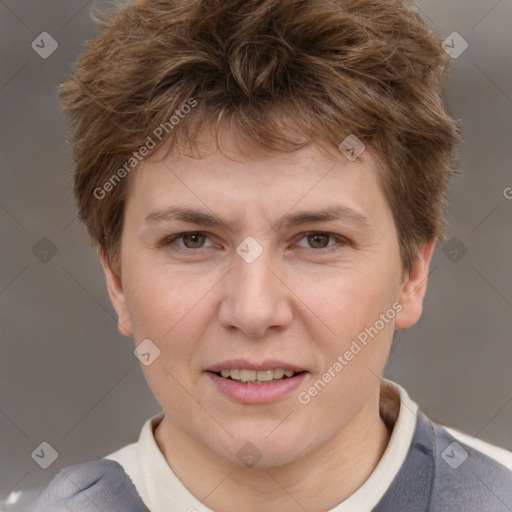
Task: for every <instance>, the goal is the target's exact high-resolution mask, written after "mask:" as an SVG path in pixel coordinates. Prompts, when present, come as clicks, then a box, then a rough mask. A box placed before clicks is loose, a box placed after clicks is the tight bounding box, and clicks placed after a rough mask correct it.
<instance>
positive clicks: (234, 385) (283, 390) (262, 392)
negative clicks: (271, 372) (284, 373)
mask: <svg viewBox="0 0 512 512" xmlns="http://www.w3.org/2000/svg"><path fill="white" fill-rule="evenodd" d="M222 364H225V363H222ZM244 364H245V365H247V363H246V362H245V363H244ZM265 364H267V363H265ZM241 366H242V368H246V369H249V370H253V369H254V370H257V369H261V368H262V366H261V364H252V365H249V366H243V365H241ZM284 366H286V368H285V367H284ZM213 368H215V367H213ZM219 368H220V367H219ZM222 368H226V366H222ZM227 368H230V366H228V367H227ZM231 368H233V367H231ZM268 368H282V369H283V370H287V369H290V370H291V371H297V370H294V369H293V368H294V367H293V366H290V365H283V363H279V364H276V365H271V366H270V367H269V366H265V369H268ZM213 371H214V370H210V371H206V372H205V374H206V376H207V377H208V378H209V379H210V381H211V382H212V383H213V385H214V386H215V388H216V389H217V390H218V391H220V392H221V393H222V394H223V395H224V396H226V397H228V398H229V399H231V400H234V401H235V402H238V403H241V404H253V405H254V404H269V403H272V402H277V401H279V400H281V399H283V398H286V397H287V396H289V395H290V394H291V393H292V392H293V391H294V390H296V389H297V388H298V387H299V386H300V384H301V383H302V382H303V381H304V379H305V378H306V376H307V375H308V374H309V373H308V372H307V371H304V370H299V371H300V373H297V374H296V375H294V376H293V377H287V378H286V379H280V380H276V381H274V382H268V383H267V382H266V383H263V384H245V383H242V382H240V381H237V380H231V379H225V378H224V377H220V376H219V375H217V374H216V373H213ZM217 371H220V370H217Z"/></svg>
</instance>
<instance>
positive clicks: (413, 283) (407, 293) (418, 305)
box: [395, 238, 436, 329]
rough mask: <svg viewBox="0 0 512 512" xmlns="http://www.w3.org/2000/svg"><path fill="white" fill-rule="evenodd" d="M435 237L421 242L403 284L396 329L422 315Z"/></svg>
mask: <svg viewBox="0 0 512 512" xmlns="http://www.w3.org/2000/svg"><path fill="white" fill-rule="evenodd" d="M435 242H436V240H435V238H434V239H432V240H431V241H429V242H427V243H424V244H421V245H420V247H419V248H418V253H417V255H416V260H415V262H414V264H413V266H412V268H411V270H410V272H409V273H408V274H406V276H405V278H404V281H403V283H402V286H401V290H400V295H399V302H400V304H401V305H402V310H401V311H400V313H398V315H397V316H396V321H395V329H407V328H408V327H411V326H412V325H414V324H415V323H416V322H417V321H418V320H419V319H420V317H421V313H422V310H423V299H424V297H425V293H426V291H427V281H428V279H427V278H428V269H429V265H430V260H431V259H432V255H433V253H434V247H435Z"/></svg>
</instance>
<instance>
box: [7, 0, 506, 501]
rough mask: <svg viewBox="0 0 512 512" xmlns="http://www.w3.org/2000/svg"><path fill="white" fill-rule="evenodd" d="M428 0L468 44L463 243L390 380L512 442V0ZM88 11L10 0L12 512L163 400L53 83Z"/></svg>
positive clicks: (435, 268) (462, 99)
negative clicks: (45, 47)
mask: <svg viewBox="0 0 512 512" xmlns="http://www.w3.org/2000/svg"><path fill="white" fill-rule="evenodd" d="M102 5H103V4H102V3H99V2H97V3H94V6H97V7H101V6H102ZM417 5H418V8H419V9H420V10H421V11H422V13H423V14H424V17H425V19H426V20H427V22H428V23H429V24H430V25H432V26H435V27H437V28H438V29H439V30H440V32H441V34H442V35H443V36H444V37H446V36H448V35H449V34H451V33H452V32H453V31H457V32H459V33H460V34H461V35H462V36H463V37H464V39H465V40H466V41H467V42H468V43H469V48H468V49H467V50H466V52H465V53H463V54H462V55H461V56H460V57H458V58H457V59H454V61H453V68H452V72H451V75H450V81H449V89H448V91H447V93H446V98H447V103H448V107H449V110H450V112H451V113H452V114H453V115H454V116H455V117H458V118H461V119H462V120H463V122H464V131H463V137H464V140H465V143H464V146H463V147H462V158H461V169H462V171H463V176H462V177H460V178H458V179H457V180H456V181H455V182H454V183H453V185H452V189H451V197H450V199H451V208H450V211H449V214H448V220H449V222H450V227H449V231H448V237H447V240H450V239H452V238H453V237H456V239H455V240H452V241H451V242H450V244H451V245H449V246H448V249H447V250H445V251H444V252H443V245H444V243H442V244H438V247H437V249H436V254H435V256H434V259H433V262H432V265H431V275H430V282H429V290H428V293H427V298H426V300H425V307H424V313H423V317H422V318H421V320H420V321H419V323H418V324H417V325H416V326H414V327H413V328H411V329H410V330H408V331H407V332H405V333H403V332H402V333H400V334H399V336H398V338H397V343H396V344H395V346H394V349H393V354H392V357H391V359H390V361H389V364H388V368H387V370H386V376H387V377H389V378H391V379H393V380H396V381H397V382H399V383H400V384H402V385H403V386H404V387H405V388H406V389H407V390H408V391H409V393H410V395H411V396H412V398H413V399H415V400H416V401H417V402H419V404H420V405H421V406H422V407H423V408H424V409H425V410H426V411H427V413H429V414H430V415H431V416H432V417H433V418H434V419H436V420H438V421H442V422H444V423H446V424H450V425H453V426H456V427H459V428H461V429H462V430H465V431H466V432H468V433H469V434H471V435H477V436H478V437H480V438H482V439H484V440H488V441H490V442H493V443H495V444H498V445H501V446H503V447H505V448H508V449H512V378H511V366H512V364H511V363H512V344H511V343H510V338H511V334H510V333H511V332H512V315H511V312H512V271H511V268H510V261H511V258H510V255H511V253H512V235H511V225H512V224H511V218H512V200H508V199H507V198H506V197H505V194H504V191H505V190H506V189H507V187H512V175H511V172H510V163H511V161H512V159H511V152H512V144H511V137H510V135H511V130H510V128H511V114H512V80H511V78H512V66H511V65H510V64H511V62H510V60H511V59H510V49H511V48H512V32H511V31H510V26H511V22H512V2H511V1H510V0H501V1H496V0H478V1H477V0H471V1H468V0H450V1H449V2H446V1H445V0H430V1H429V0H424V1H421V2H417ZM92 7H93V3H92V2H87V1H84V0H25V1H24V0H4V1H0V34H1V36H0V37H1V48H0V58H1V63H0V112H1V121H2V122H1V128H0V129H1V133H0V144H1V163H0V173H1V189H0V233H1V241H2V242H1V255H0V325H1V330H0V336H1V344H0V372H1V373H0V500H2V501H3V505H1V504H0V510H27V509H28V506H27V505H26V503H27V502H28V500H29V499H30V498H31V496H35V495H36V494H37V493H38V492H40V489H41V487H42V486H44V485H45V484H46V483H47V482H48V481H49V479H50V478H51V477H52V476H53V475H54V474H55V473H56V472H57V471H58V470H59V469H60V468H61V467H63V466H65V465H69V464H73V463H76V462H81V461H85V460H90V459H92V458H97V457H102V456H104V455H106V454H108V453H110V452H112V451H114V450H116V449H118V448H120V447H121V446H124V445H125V444H127V443H130V442H134V441H135V440H136V439H137V437H138V434H139V431H140V428H141V426H142V424H143V423H144V421H145V420H146V419H147V418H149V417H150V416H152V415H154V414H156V413H157V412H158V411H159V410H160V409H159V406H158V404H157V402H156V401H155V399H154V398H153V396H152V394H151V392H150V390H149V388H148V386H147V384H146V382H145V380H144V378H143V376H142V373H141V372H140V369H139V362H138V360H137V359H136V358H135V357H134V355H133V348H134V344H133V340H132V339H130V338H125V337H123V336H121V335H120V334H119V333H118V332H117V328H116V318H115V314H114V311H113V309H112V307H111V305H110V302H109V299H108V295H107V292H106V288H105V284H104V278H103V275H102V272H101V268H100V264H99V262H98V261H97V257H96V253H95V251H94V249H93V248H92V247H91V246H90V245H89V243H88V240H87V237H86V234H85V230H84V229H83V228H82V227H81V226H80V225H79V223H78V221H77V219H76V212H75V208H74V204H73V199H72V195H71V179H70V170H71V162H70V157H69V151H68V149H67V148H66V143H65V139H66V132H65V125H64V118H63V115H62V114H61V113H60V111H59V110H58V107H57V101H56V94H55V93H56V89H57V86H58V85H59V84H60V83H62V82H64V81H65V78H66V75H67V74H68V72H69V70H70V69H71V68H72V65H73V62H74V60H75V58H76V56H77V55H78V54H79V52H80V51H81V48H82V47H83V44H84V41H85V40H86V39H88V38H90V37H91V36H92V34H93V32H94V24H93V23H92V22H91V20H90V18H89V16H90V11H91V8H92ZM42 32H48V33H49V34H51V35H52V37H53V38H54V39H55V40H56V41H57V42H58V45H59V46H58V48H57V50H56V51H55V52H54V53H53V54H52V55H51V56H50V57H48V58H47V59H43V58H41V57H40V56H39V55H38V54H37V53H36V52H35V51H34V50H33V49H32V48H31V43H32V41H34V40H35V39H36V38H37V37H38V36H39V34H41V33H42ZM511 196H512V193H511V194H510V196H509V197H511ZM43 237H46V238H48V239H49V240H50V241H51V243H52V244H53V245H54V246H55V249H56V251H57V252H56V253H55V254H52V251H51V249H52V247H51V245H49V244H48V241H43V242H40V240H41V239H42V238H43ZM38 242H39V244H43V245H42V246H41V245H40V246H36V244H38ZM34 246H36V249H34ZM465 248H466V249H467V253H466V254H464V251H465ZM45 249H46V250H48V251H49V252H48V253H47V254H46V255H45V253H44V252H41V251H44V250H45ZM453 250H455V251H456V252H453ZM34 253H35V254H34ZM462 255H463V256H462ZM461 256H462V257H461ZM45 258H46V259H47V261H44V259H45ZM457 260H458V261H457ZM43 441H46V442H48V443H50V445H51V446H52V447H54V448H55V450H57V452H58V458H57V460H56V461H55V462H54V463H53V464H52V465H51V466H50V467H49V468H48V469H42V468H40V467H39V466H38V465H37V464H36V462H35V461H34V460H33V458H32V456H31V454H32V452H33V451H34V450H35V449H36V448H37V447H38V446H39V445H40V443H42V442H43Z"/></svg>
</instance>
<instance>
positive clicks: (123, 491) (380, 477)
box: [33, 379, 512, 512]
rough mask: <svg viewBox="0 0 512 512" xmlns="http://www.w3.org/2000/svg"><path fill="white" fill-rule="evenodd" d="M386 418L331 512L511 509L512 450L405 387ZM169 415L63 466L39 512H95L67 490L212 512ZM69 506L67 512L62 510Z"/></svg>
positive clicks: (387, 396) (180, 511)
mask: <svg viewBox="0 0 512 512" xmlns="http://www.w3.org/2000/svg"><path fill="white" fill-rule="evenodd" d="M380 414H381V417H382V418H383V420H384V421H385V423H386V424H387V426H388V428H389V429H390V430H391V431H392V433H391V437H390V440H389V443H388V445H387V447H386V450H385V452H384V454H383V456H382V457H381V459H380V461H379V463H378V464H377V466H376V467H375V469H374V470H373V472H372V474H371V475H370V476H369V478H368V479H367V480H366V481H365V482H364V483H363V484H362V486H361V487H360V488H359V489H358V490H357V491H356V492H355V493H353V494H352V495H351V496H350V497H349V498H347V499H346V500H345V501H343V502H342V503H340V504H339V505H337V506H336V507H334V508H332V509H331V510H330V511H329V512H372V511H373V512H399V511H402V510H403V511H404V512H445V511H446V512H448V511H449V512H452V511H453V510H464V512H473V511H475V512H477V511H478V512H484V511H485V512H507V511H508V512H510V510H512V453H511V452H508V451H506V450H503V449H501V448H498V447H495V446H493V445H491V444H489V443H485V442H484V441H480V440H475V439H473V438H471V436H469V435H467V434H463V433H461V432H458V431H457V430H455V429H450V428H445V427H442V426H440V425H437V424H436V423H434V422H432V421H430V420H429V419H428V418H427V417H426V416H425V414H424V413H423V412H422V411H421V410H420V409H419V407H418V405H417V404H416V403H415V402H414V401H412V400H411V399H410V397H409V396H408V394H407V392H406V391H405V390H404V389H403V388H402V387H401V386H399V385H397V384H395V383H393V382H391V381H389V380H386V379H383V380H382V385H381V396H380ZM162 418H163V412H160V413H158V414H157V415H155V416H153V417H152V418H150V419H148V420H147V421H146V422H145V424H144V426H143V427H142V430H141V433H140V436H139V439H138V441H137V442H136V443H132V444H129V445H127V446H125V447H123V448H121V449H120V450H117V451H116V452H114V453H112V454H110V455H107V456H105V457H104V458H103V459H99V460H96V461H91V462H89V463H85V464H77V465H73V466H68V467H67V468H63V470H61V473H62V474H61V473H59V474H60V481H61V489H60V490H59V485H58V482H57V481H56V480H58V477H59V475H57V476H56V477H55V478H54V480H53V481H52V482H51V483H50V485H49V486H48V488H47V490H46V491H45V492H46V494H47V496H46V498H45V495H44V493H43V494H42V496H41V497H40V499H39V500H38V503H41V504H44V505H41V506H43V508H40V509H38V508H37V507H36V508H35V509H33V512H39V510H41V512H42V511H43V510H44V512H60V511H61V510H62V511H63V512H64V511H66V512H67V511H68V510H76V511H77V512H78V511H82V510H83V511H86V510H89V508H72V507H70V506H69V503H68V502H66V497H65V496H63V495H65V494H66V493H67V494H68V501H69V500H74V502H75V504H74V505H73V506H75V507H87V506H89V507H90V506H91V503H94V504H95V505H97V504H98V503H101V504H105V503H109V506H108V508H107V507H105V508H104V509H105V510H108V511H109V512H114V511H117V510H119V511H120V512H121V511H123V512H132V511H133V512H148V511H150V512H213V511H212V510H211V509H209V508H207V507H206V506H205V505H204V504H202V503H201V502H200V501H199V500H198V499H197V498H196V497H195V496H193V495H192V494H191V493H190V492H189V491H188V489H187V488H186V487H185V486H184V485H183V483H182V482H181V481H180V480H179V479H178V478H177V476H176V475H175V474H174V472H173V471H172V468H171V467H170V466H169V464H168V463H167V461H166V459H165V457H164V456H163V454H162V452H161V451H160V449H159V447H158V445H157V443H156V440H155V438H154V429H155V427H156V426H157V425H158V423H159V422H160V421H161V420H162ZM66 470H68V471H67V472H66ZM64 477H65V479H64ZM91 481H93V482H94V485H95V487H96V491H94V486H91ZM52 483H53V486H52ZM62 486H67V488H68V490H67V491H64V490H63V489H62ZM82 488H83V491H80V490H81V489H82ZM77 491H78V492H77ZM52 499H53V502H52ZM123 499H124V500H125V502H126V503H123V504H122V503H121V501H122V500H123ZM45 500H46V501H45ZM80 500H81V501H80ZM79 503H82V505H79ZM64 504H66V505H65V506H67V507H68V508H58V507H59V506H64ZM116 506H117V507H119V508H115V507H116ZM52 507H53V508H52ZM90 510H91V511H92V510H96V508H94V509H93V508H90ZM100 510H102V509H101V508H100Z"/></svg>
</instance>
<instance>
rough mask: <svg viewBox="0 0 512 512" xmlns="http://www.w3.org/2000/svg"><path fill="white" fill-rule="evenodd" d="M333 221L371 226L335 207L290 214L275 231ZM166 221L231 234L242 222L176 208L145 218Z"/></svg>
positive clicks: (347, 210) (353, 213)
mask: <svg viewBox="0 0 512 512" xmlns="http://www.w3.org/2000/svg"><path fill="white" fill-rule="evenodd" d="M332 220H341V221H344V222H347V223H350V224H354V225H356V226H359V227H362V228H368V227H369V226H370V220H369V219H368V217H366V216H365V215H363V214H362V213H359V212H357V211H355V210H353V209H352V208H349V207H347V206H342V205H335V206H329V207H327V208H323V209H321V210H315V211H307V210H301V211H298V212H294V213H288V214H287V215H285V216H284V217H283V218H282V219H280V220H279V221H278V222H277V223H276V224H275V226H274V227H273V229H280V228H283V227H286V228H291V227H296V226H300V225H303V224H310V223H315V222H326V221H332ZM164 221H165V222H169V221H181V222H186V223H189V224H196V225H202V226H207V227H210V228H218V229H224V230H226V231H231V232H232V231H234V230H235V229H237V228H238V227H239V223H240V221H237V222H236V223H235V224H234V225H231V224H230V223H229V222H228V221H227V220H225V219H223V218H222V217H219V216H218V215H216V214H214V213H209V212H206V211H201V210H195V209H192V208H183V207H174V206H171V207H169V208H165V209H163V210H155V211H153V212H151V213H150V214H149V215H147V216H146V218H145V222H146V223H154V222H164Z"/></svg>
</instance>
